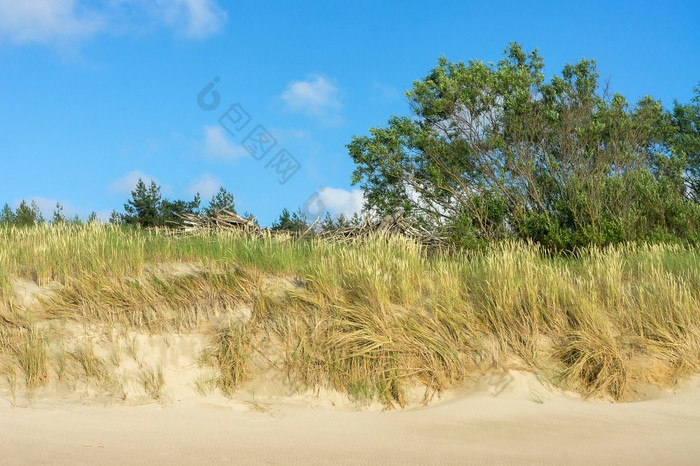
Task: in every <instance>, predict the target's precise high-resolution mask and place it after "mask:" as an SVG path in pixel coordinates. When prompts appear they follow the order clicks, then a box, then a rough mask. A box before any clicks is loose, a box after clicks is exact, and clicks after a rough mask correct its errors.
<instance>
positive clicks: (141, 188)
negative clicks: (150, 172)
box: [123, 178, 161, 227]
mask: <svg viewBox="0 0 700 466" xmlns="http://www.w3.org/2000/svg"><path fill="white" fill-rule="evenodd" d="M160 204H161V196H160V186H158V185H156V183H155V182H154V181H151V184H150V186H149V187H146V183H144V181H143V180H142V179H141V178H139V181H138V183H136V188H135V189H134V190H133V191H131V199H129V201H128V202H127V203H126V204H124V210H125V211H126V213H125V214H124V216H123V219H124V223H126V224H129V225H140V226H142V227H154V226H158V225H159V223H161V222H160V219H159V210H160V208H161V205H160Z"/></svg>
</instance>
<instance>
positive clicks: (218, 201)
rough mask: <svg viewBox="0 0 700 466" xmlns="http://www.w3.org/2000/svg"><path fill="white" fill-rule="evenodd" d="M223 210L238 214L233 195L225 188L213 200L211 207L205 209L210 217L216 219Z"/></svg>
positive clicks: (210, 203)
mask: <svg viewBox="0 0 700 466" xmlns="http://www.w3.org/2000/svg"><path fill="white" fill-rule="evenodd" d="M222 210H228V211H229V212H233V213H236V204H235V202H234V199H233V194H231V193H230V192H228V191H227V190H226V189H224V187H223V186H221V187H220V188H219V191H218V192H217V193H216V194H215V195H214V197H212V198H211V201H209V206H208V207H207V208H206V209H205V213H206V215H208V216H209V217H214V216H216V214H217V213H218V212H220V211H222Z"/></svg>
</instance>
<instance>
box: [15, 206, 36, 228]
mask: <svg viewBox="0 0 700 466" xmlns="http://www.w3.org/2000/svg"><path fill="white" fill-rule="evenodd" d="M15 223H16V224H17V226H21V227H30V226H33V225H34V224H35V223H36V213H35V212H34V210H33V209H32V208H31V207H29V205H28V204H27V202H26V201H25V200H22V202H20V203H19V207H17V210H16V211H15Z"/></svg>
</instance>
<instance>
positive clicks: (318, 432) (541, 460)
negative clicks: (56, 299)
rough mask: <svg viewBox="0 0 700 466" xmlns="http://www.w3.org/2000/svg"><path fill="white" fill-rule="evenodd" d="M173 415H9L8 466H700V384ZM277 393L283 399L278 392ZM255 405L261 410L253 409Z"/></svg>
mask: <svg viewBox="0 0 700 466" xmlns="http://www.w3.org/2000/svg"><path fill="white" fill-rule="evenodd" d="M251 387H256V389H257V390H259V389H260V387H259V385H258V386H254V385H249V387H248V389H247V390H242V391H241V393H240V395H238V396H237V397H236V399H234V400H228V399H225V398H221V397H218V396H210V397H207V398H201V397H199V398H197V397H188V398H183V399H180V400H173V401H172V402H171V403H169V404H167V405H157V404H150V405H144V406H113V407H100V406H94V405H92V406H85V405H80V404H77V403H75V402H73V401H70V402H69V401H65V402H61V401H59V399H58V398H56V399H46V398H44V399H40V400H39V399H38V400H36V401H35V402H34V403H33V407H31V408H19V407H17V408H12V407H11V406H10V403H9V401H8V400H6V399H5V400H4V401H3V402H2V406H0V432H1V435H2V443H0V458H2V464H5V465H7V464H10V465H13V464H231V463H235V464H290V463H296V464H327V463H331V462H332V463H338V464H358V463H364V464H366V463H378V464H379V463H381V464H387V463H390V464H426V463H431V464H435V463H440V464H457V463H462V464H464V463H469V464H482V463H484V464H503V463H514V464H515V463H517V464H529V463H537V464H584V463H585V464H590V463H597V464H697V462H698V461H700V442H698V439H700V377H695V378H693V379H691V380H690V381H688V382H686V383H685V384H684V385H683V386H682V387H679V388H678V389H676V390H675V392H664V393H659V394H657V396H656V397H654V398H653V399H648V400H645V401H641V402H635V403H609V402H602V401H583V400H581V399H580V398H579V397H577V396H576V395H573V394H567V393H562V392H559V391H557V390H554V389H551V388H547V387H545V386H543V385H542V384H541V383H540V382H539V381H538V380H537V379H536V378H535V377H534V376H533V375H532V374H527V373H522V372H510V373H509V374H507V375H504V376H500V377H498V378H494V377H490V378H483V379H481V380H480V381H479V382H478V383H475V384H474V385H473V386H471V387H467V388H465V389H464V390H462V391H460V392H457V393H451V394H446V395H445V396H444V397H443V399H442V400H439V401H436V402H434V403H432V404H431V405H429V406H427V407H416V408H412V409H407V410H402V411H381V410H378V409H377V407H376V406H370V407H367V408H358V407H357V406H356V405H352V404H350V403H347V402H343V401H342V397H340V396H336V398H333V397H332V396H330V395H331V394H327V393H321V394H319V395H318V396H315V397H314V396H311V395H309V394H306V395H297V396H292V397H286V396H285V397H280V396H277V395H274V394H269V393H268V394H260V392H258V395H257V396H254V395H255V394H254V393H253V392H252V391H251V390H252V388H251ZM273 391H274V390H273ZM253 400H255V401H253Z"/></svg>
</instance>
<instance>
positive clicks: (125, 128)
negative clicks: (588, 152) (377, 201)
mask: <svg viewBox="0 0 700 466" xmlns="http://www.w3.org/2000/svg"><path fill="white" fill-rule="evenodd" d="M511 41H517V42H519V43H521V44H522V45H523V46H524V47H525V48H526V49H527V50H531V49H533V48H535V47H537V48H538V49H539V51H540V53H541V55H542V56H543V57H544V61H545V65H546V69H545V71H546V72H547V73H548V74H550V75H551V74H554V73H559V72H560V71H561V69H562V67H563V66H564V64H565V63H567V62H576V61H578V60H580V59H581V58H584V57H585V58H593V59H595V60H596V61H597V63H598V69H599V71H600V73H601V77H602V79H603V80H607V79H609V80H610V84H611V89H612V90H613V91H615V92H619V93H622V94H623V95H625V96H626V97H627V98H628V99H629V100H631V101H636V100H637V99H639V98H640V97H643V96H644V95H647V94H649V95H652V96H653V97H655V98H657V99H661V101H662V102H663V104H664V105H665V106H670V105H671V104H672V102H673V100H674V99H678V100H680V101H681V102H688V101H689V99H690V98H691V96H692V90H693V87H694V86H696V85H698V83H699V82H700V5H699V4H698V3H697V2H690V1H689V2H632V1H629V2H615V1H610V2H595V1H592V2H544V1H543V2H525V1H517V2H497V1H494V2H483V1H481V2H439V1H391V2H376V1H375V2H369V1H352V2H348V1H343V2H336V1H332V2H331V1H329V2H324V3H321V2H310V1H309V2H277V1H267V2H253V1H245V2H243V1H236V2H233V1H224V0H140V1H137V0H104V1H86V0H22V1H17V0H0V99H1V101H2V110H1V111H0V162H1V163H0V205H1V204H3V203H5V202H7V203H9V204H10V205H13V206H16V205H18V204H19V202H20V200H21V199H27V200H35V201H36V202H37V204H38V205H39V206H40V207H41V208H42V210H43V211H44V215H45V216H49V217H50V215H51V212H52V211H53V206H54V205H55V203H56V202H57V201H58V202H61V203H62V204H63V205H64V206H65V211H66V212H67V213H68V214H70V215H75V214H78V215H80V216H82V217H86V216H87V215H89V213H90V212H91V211H96V212H97V213H98V214H99V215H100V217H102V218H107V217H108V216H109V213H110V212H111V210H113V209H116V210H122V207H123V204H124V202H126V200H127V199H128V198H129V192H130V190H131V189H132V188H133V186H134V184H135V182H136V180H137V179H138V178H139V177H143V178H146V179H153V180H155V181H156V182H157V183H158V184H160V185H161V186H162V189H163V194H164V195H165V196H166V197H169V198H182V199H187V198H191V197H192V195H193V194H194V192H196V191H199V192H201V194H202V197H203V198H204V199H205V201H206V200H208V198H209V197H210V196H211V195H212V193H213V192H214V191H215V190H216V189H217V188H218V186H219V185H223V186H224V187H226V188H227V189H228V190H229V191H231V192H232V193H233V194H234V196H235V198H236V206H237V210H238V211H239V212H241V213H242V212H244V211H248V212H251V213H253V214H254V215H256V216H257V217H258V219H259V220H260V222H261V223H262V224H264V225H269V224H270V223H271V222H272V221H273V220H274V219H275V218H277V217H278V216H279V213H280V212H281V210H282V208H284V207H287V208H289V209H291V210H295V209H296V208H297V207H300V206H303V205H304V204H305V203H306V205H307V206H309V210H310V211H312V212H316V211H318V210H319V209H320V208H321V206H322V205H323V206H324V207H325V208H326V209H328V210H329V211H330V212H331V213H332V214H338V213H340V212H343V213H351V212H353V211H354V210H356V209H357V208H359V206H360V204H361V200H362V195H361V192H360V191H358V190H357V188H356V187H353V186H351V185H350V174H351V173H352V170H353V163H352V160H351V159H350V158H349V156H348V155H347V150H346V148H345V145H346V144H347V143H348V142H349V141H350V140H351V138H352V136H353V135H360V134H366V133H367V131H368V129H369V128H370V127H371V126H376V125H382V124H384V123H385V122H386V120H387V119H388V118H389V116H390V115H392V114H406V113H407V111H408V106H407V103H406V99H405V97H404V96H403V92H404V91H405V90H407V89H409V88H410V86H411V83H412V82H413V81H414V80H417V79H421V78H422V77H424V76H425V75H427V74H428V73H429V71H430V69H432V68H433V67H434V66H435V64H436V62H437V59H438V57H439V56H441V55H445V56H446V57H447V58H448V59H449V60H452V61H465V62H466V61H468V60H471V59H477V60H481V61H484V62H489V61H498V60H499V59H500V58H501V56H502V52H503V50H504V49H505V48H506V47H507V45H508V43H509V42H511ZM215 77H216V78H218V82H216V83H214V78H215ZM209 83H214V84H215V86H214V88H213V90H214V91H216V92H217V93H218V95H219V101H220V102H219V106H218V107H216V108H215V109H212V110H204V109H202V108H200V106H199V105H198V94H199V93H200V91H201V90H202V89H203V88H204V87H205V86H207V85H208V84H209ZM205 97H206V98H205V100H204V101H205V103H212V102H213V101H212V99H213V96H212V94H207V95H206V96H205ZM234 104H238V107H236V109H235V110H234V112H233V113H229V114H228V116H229V117H232V118H233V117H235V118H234V119H236V121H237V122H238V123H236V124H238V125H239V126H240V125H242V123H243V120H244V119H245V120H246V121H248V116H249V117H250V118H249V121H248V124H247V125H245V126H244V127H243V128H242V129H240V131H238V132H237V131H235V128H234V131H231V132H230V133H229V132H228V131H227V130H226V129H224V128H223V126H221V124H220V123H219V119H220V117H222V115H224V114H225V113H226V112H227V111H228V110H229V109H230V107H231V106H232V105H234ZM236 112H237V113H236ZM243 112H245V113H243ZM245 115H247V116H245ZM258 125H259V126H260V128H262V130H264V131H266V132H267V134H269V135H270V136H272V137H273V138H274V139H275V140H276V144H275V145H274V147H272V148H270V151H269V153H267V154H265V155H264V156H263V157H262V158H261V159H260V160H257V159H256V158H254V157H252V156H251V155H250V154H249V152H248V150H246V148H245V147H244V146H245V145H250V144H249V142H250V141H251V140H252V139H249V140H248V142H246V143H245V144H244V141H243V139H244V137H245V136H247V134H248V133H250V132H251V131H257V132H255V134H256V135H257V134H258V133H259V132H260V131H261V130H260V129H259V128H258ZM256 128H258V129H257V130H256ZM255 148H256V150H259V146H255ZM280 150H285V151H286V152H285V153H284V154H283V155H282V156H278V155H277V154H278V152H279V151H280ZM258 154H259V153H258ZM275 157H277V158H276V159H275ZM280 157H282V158H281V159H280ZM290 157H291V158H290ZM274 160H276V161H277V162H280V161H283V162H284V163H283V164H278V165H275V162H274ZM271 161H272V163H271ZM295 163H296V164H297V165H295ZM295 166H298V171H296V172H295V173H293V175H292V176H291V178H289V179H288V180H287V181H286V182H285V183H283V184H282V183H281V182H280V181H281V179H284V178H285V177H287V176H289V175H290V174H291V173H292V171H291V170H292V168H293V167H295ZM285 168H288V169H289V170H285ZM309 199H310V200H311V201H313V202H307V200H309ZM318 201H321V202H318ZM321 203H322V204H321Z"/></svg>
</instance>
